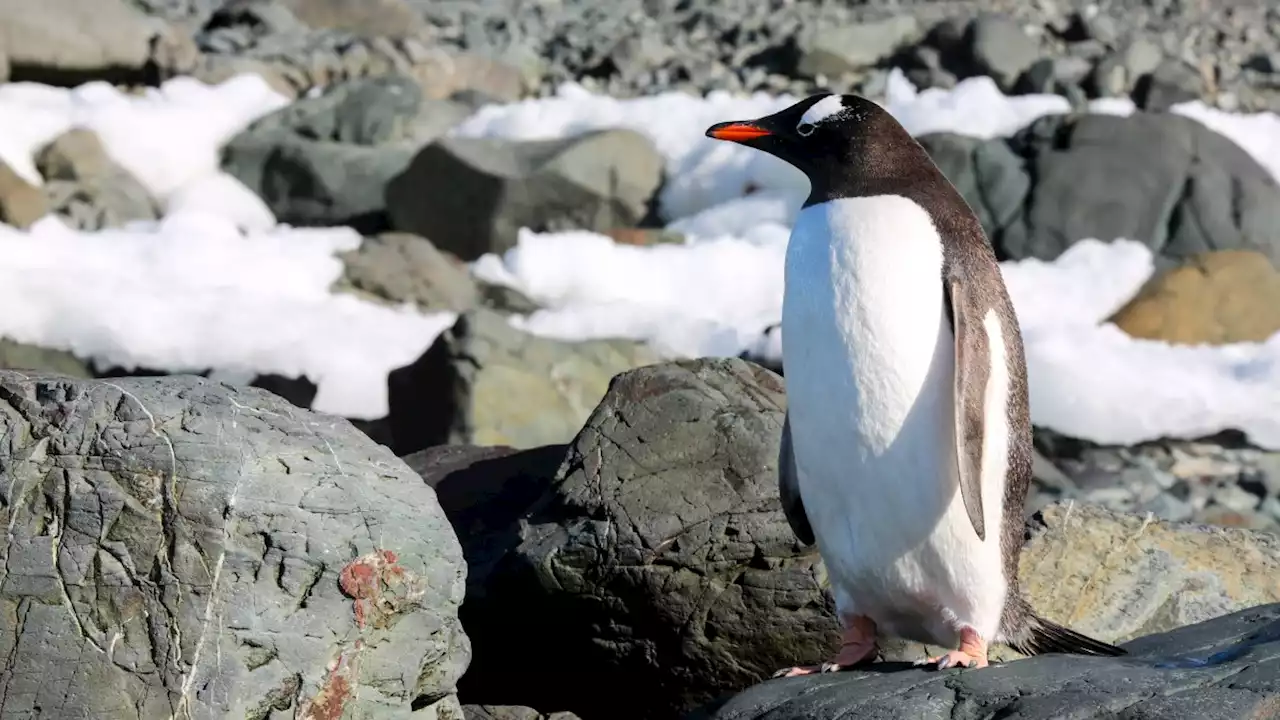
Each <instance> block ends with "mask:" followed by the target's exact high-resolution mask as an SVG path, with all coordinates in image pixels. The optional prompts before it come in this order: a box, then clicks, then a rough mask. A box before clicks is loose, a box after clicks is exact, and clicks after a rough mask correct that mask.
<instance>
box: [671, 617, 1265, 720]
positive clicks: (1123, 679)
mask: <svg viewBox="0 0 1280 720" xmlns="http://www.w3.org/2000/svg"><path fill="white" fill-rule="evenodd" d="M1125 648H1126V649H1127V650H1128V651H1129V656H1127V657H1121V658H1099V657H1091V658H1081V657H1070V656H1066V655H1041V656H1039V657H1035V658H1028V659H1024V660H1018V661H1017V662H1012V663H1008V664H1004V665H1000V666H992V667H990V668H986V669H983V670H976V671H970V670H944V671H936V670H928V669H918V668H907V667H905V666H904V664H903V663H886V664H883V665H880V666H873V668H872V669H869V670H855V671H849V672H843V673H832V674H827V675H810V676H807V677H798V678H786V679H779V680H770V681H768V682H765V683H762V684H760V685H757V686H756V687H754V688H751V689H750V690H748V691H746V692H744V693H742V694H741V695H738V696H737V697H735V698H733V699H731V700H729V701H728V702H726V703H723V704H722V706H721V707H719V708H718V709H711V708H708V709H707V711H705V712H699V713H693V714H691V715H689V716H688V720H695V719H697V720H763V719H764V718H769V720H800V719H801V718H803V719H804V720H836V718H854V717H856V718H859V719H860V720H890V719H892V720H897V719H898V718H919V720H935V719H939V720H950V719H952V718H965V719H966V720H968V719H973V720H977V719H978V718H1020V719H1021V720H1051V719H1052V720H1057V719H1058V718H1103V717H1106V718H1124V719H1126V720H1139V719H1142V720H1155V719H1157V718H1169V719H1170V720H1172V719H1173V718H1178V719H1179V720H1244V719H1245V718H1264V717H1266V718H1270V717H1276V716H1277V714H1278V713H1280V604H1275V605H1265V606H1261V607H1256V608H1252V609H1249V610H1242V611H1239V612H1236V613H1233V614H1231V615H1227V616H1224V617H1219V618H1216V619H1213V620H1207V621H1205V622H1202V623H1198V624H1196V625H1189V626H1186V627H1183V628H1179V629H1177V630H1173V631H1171V632H1166V633H1161V634H1158V635H1149V636H1147V637H1144V638H1141V639H1138V640H1134V641H1132V642H1129V643H1126V644H1125Z"/></svg>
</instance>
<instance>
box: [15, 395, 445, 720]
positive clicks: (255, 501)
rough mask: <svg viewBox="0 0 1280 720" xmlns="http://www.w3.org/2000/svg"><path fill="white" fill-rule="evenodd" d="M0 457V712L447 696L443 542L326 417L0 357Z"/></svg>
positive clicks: (395, 703)
mask: <svg viewBox="0 0 1280 720" xmlns="http://www.w3.org/2000/svg"><path fill="white" fill-rule="evenodd" d="M0 468H3V472H0V497H3V498H5V502H4V504H3V505H0V524H3V525H4V526H5V527H7V528H8V531H7V533H6V536H5V537H4V539H3V540H0V618H3V620H0V624H3V626H4V627H5V628H6V632H4V633H0V658H3V660H2V661H0V683H2V684H3V692H2V693H0V715H4V716H5V717H9V716H13V717H34V716H38V715H40V714H41V713H42V712H49V709H50V708H57V710H56V711H54V712H55V713H56V714H57V715H58V716H59V717H94V718H123V719H127V718H138V719H139V720H142V719H150V718H157V717H190V718H226V717H252V718H266V717H275V716H276V715H277V713H281V714H283V713H288V714H289V715H290V716H292V717H298V718H339V717H357V716H358V717H368V718H393V717H395V718H401V717H407V716H408V715H409V713H410V712H411V711H417V713H416V714H415V715H414V717H418V716H419V713H420V714H421V716H422V717H424V718H428V719H436V720H445V719H446V718H448V719H449V720H454V719H456V718H458V717H459V716H460V715H461V708H460V706H459V704H458V702H457V698H456V695H455V693H454V687H455V683H456V681H457V679H458V677H459V676H460V675H461V674H462V673H463V671H464V670H465V669H466V666H467V662H468V657H469V654H470V650H469V643H468V640H467V636H466V634H465V633H464V632H463V630H462V627H461V625H460V624H459V620H458V616H457V611H458V606H459V604H460V603H461V602H462V599H463V594H464V589H465V575H466V567H465V566H464V564H463V558H462V553H461V549H460V546H459V544H458V541H457V539H456V537H455V536H454V534H453V531H452V529H451V528H450V526H449V524H448V522H447V520H446V519H445V516H444V513H443V512H442V511H441V509H440V506H439V504H438V503H437V502H436V499H435V494H434V492H433V491H432V490H431V488H430V487H429V486H427V485H426V484H424V483H423V482H422V481H421V479H420V478H419V477H418V476H416V475H415V474H414V473H413V471H412V470H410V469H409V468H408V467H407V466H406V465H405V464H404V463H403V462H401V461H400V460H399V459H397V458H396V457H394V456H393V455H391V453H390V452H389V451H388V450H386V449H385V448H383V447H381V446H379V445H377V444H375V443H374V442H372V441H371V440H369V439H368V438H366V437H365V436H364V435H362V434H361V433H360V432H359V431H357V430H356V429H355V428H353V427H352V426H351V424H350V423H348V422H347V421H345V420H342V419H340V418H335V417H331V416H325V415H319V414H315V413H311V412H308V411H306V410H301V409H297V408H294V407H292V406H291V405H289V404H288V403H287V402H286V401H284V400H283V399H280V398H277V397H275V396H273V395H271V394H270V393H268V392H266V391H263V390H258V389H253V388H239V389H237V388H233V387H231V386H228V385H224V384H221V383H216V382H211V381H208V380H205V379H203V378H199V377H194V376H170V377H162V378H156V377H134V378H116V379H113V380H110V381H105V380H79V379H71V378H67V377H63V376H53V375H40V374H33V373H20V372H13V371H0Z"/></svg>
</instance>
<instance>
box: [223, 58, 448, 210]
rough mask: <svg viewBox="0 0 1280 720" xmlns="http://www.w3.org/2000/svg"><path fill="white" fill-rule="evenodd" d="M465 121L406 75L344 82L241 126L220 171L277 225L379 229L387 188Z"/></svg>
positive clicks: (445, 102) (225, 155)
mask: <svg viewBox="0 0 1280 720" xmlns="http://www.w3.org/2000/svg"><path fill="white" fill-rule="evenodd" d="M466 115H467V110H466V108H465V107H463V106H461V105H459V104H457V103H452V102H449V101H443V100H426V99H424V98H423V96H422V89H421V88H420V86H419V85H418V83H416V82H415V81H413V80H412V79H410V78H407V77H403V76H400V75H386V76H382V77H376V78H369V79H363V80H353V81H350V82H345V83H340V84H338V85H335V86H334V87H332V88H330V89H329V90H328V91H327V92H326V93H325V94H323V95H321V96H319V97H315V98H309V99H306V100H300V101H298V102H295V103H292V104H290V105H288V106H286V107H284V108H281V109H280V110H279V111H277V112H275V113H272V114H271V115H268V116H266V117H264V118H262V119H260V120H258V121H257V122H255V123H254V124H253V125H251V126H249V127H248V128H246V129H245V130H244V131H243V132H241V133H240V134H239V135H237V136H236V137H234V138H232V139H231V141H230V142H228V143H227V145H226V146H225V147H224V148H223V151H222V168H223V169H224V170H226V171H227V172H228V173H230V174H231V175H233V176H235V177H236V178H237V179H239V180H240V181H241V182H243V183H244V184H245V185H246V186H247V187H248V188H249V189H250V190H252V191H254V193H256V194H257V195H258V197H260V198H262V199H263V200H264V201H265V202H266V204H267V206H268V207H269V208H270V209H271V211H272V212H273V213H275V215H276V217H277V218H278V219H279V220H280V221H281V222H287V223H290V224H292V225H300V226H328V225H351V226H353V227H356V228H358V229H360V230H362V231H364V232H366V233H369V234H372V233H376V232H379V231H382V230H385V229H386V228H387V227H388V226H389V225H388V220H387V216H386V199H385V190H386V186H387V183H388V182H389V181H390V180H391V179H392V178H394V177H395V176H396V175H398V174H399V173H400V172H401V171H403V170H404V169H405V167H406V166H408V164H409V161H410V159H412V158H413V154H414V153H415V152H416V151H417V150H418V149H419V148H421V147H423V146H424V145H427V144H428V143H430V142H432V141H433V140H435V139H436V138H437V137H439V136H440V135H442V134H443V133H445V132H446V131H447V130H448V129H449V128H450V127H452V126H453V125H454V124H455V123H457V122H459V121H461V120H462V119H463V118H464V117H466Z"/></svg>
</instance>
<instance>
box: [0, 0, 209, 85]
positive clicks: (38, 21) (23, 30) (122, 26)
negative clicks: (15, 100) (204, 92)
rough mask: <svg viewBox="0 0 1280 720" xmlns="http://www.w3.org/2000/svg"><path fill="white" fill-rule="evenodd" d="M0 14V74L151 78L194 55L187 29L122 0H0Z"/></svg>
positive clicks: (186, 66) (62, 80)
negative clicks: (36, 0)
mask: <svg viewBox="0 0 1280 720" xmlns="http://www.w3.org/2000/svg"><path fill="white" fill-rule="evenodd" d="M0 18H4V22H2V23H0V80H8V79H11V78H12V79H14V80H25V81H31V82H44V83H49V84H55V85H78V84H80V83H83V82H88V81H90V80H110V81H118V82H138V81H140V80H148V79H149V80H153V81H154V80H157V79H160V78H164V77H168V76H171V75H176V74H183V73H185V72H187V71H189V70H190V69H191V68H193V67H194V66H195V64H196V62H197V59H198V58H199V52H198V51H197V49H196V46H195V43H194V42H192V40H191V37H190V36H189V35H187V34H186V33H185V32H183V31H182V30H181V29H179V28H176V27H173V26H171V25H169V24H168V23H166V22H164V21H162V20H159V19H157V18H152V17H148V16H146V15H144V14H143V13H141V12H139V11H138V10H137V9H136V8H135V7H134V6H133V5H132V4H131V3H129V2H126V1H125V0H93V2H83V1H82V0H41V1H40V2H32V1H31V0H0Z"/></svg>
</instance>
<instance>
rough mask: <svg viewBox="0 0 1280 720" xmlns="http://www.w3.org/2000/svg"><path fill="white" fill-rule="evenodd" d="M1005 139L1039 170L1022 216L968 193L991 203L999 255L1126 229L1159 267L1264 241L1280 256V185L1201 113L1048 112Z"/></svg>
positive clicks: (1025, 253)
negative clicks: (1199, 117) (1003, 217)
mask: <svg viewBox="0 0 1280 720" xmlns="http://www.w3.org/2000/svg"><path fill="white" fill-rule="evenodd" d="M990 142H991V143H998V144H1003V143H1005V142H1006V141H1003V140H993V141H990ZM1008 142H1009V143H1010V145H1011V147H1012V148H1013V149H1014V151H1015V153H1016V154H1017V155H1019V156H1020V157H1021V158H1022V159H1023V162H1024V163H1025V172H1026V173H1027V175H1028V176H1030V177H1032V178H1035V182H1034V184H1033V185H1032V187H1031V189H1030V192H1029V193H1028V194H1027V195H1026V198H1025V200H1023V201H1022V209H1021V213H1020V214H1019V216H1018V217H1016V218H1014V219H1013V220H1011V221H1007V222H1005V223H1003V224H1001V223H999V222H996V221H995V220H996V218H993V217H991V216H992V215H993V210H999V209H1002V208H1004V207H1006V206H1005V205H1001V207H1000V208H994V209H993V208H991V207H990V205H991V202H992V201H991V200H989V199H988V198H987V197H983V196H982V195H981V194H978V193H973V192H972V191H970V192H969V193H967V194H966V199H967V200H969V201H970V202H974V201H977V202H978V203H979V205H980V206H981V207H983V208H984V209H983V210H982V211H980V215H982V212H985V213H986V215H985V216H983V219H984V223H983V225H984V227H985V228H986V229H987V232H988V233H989V234H990V236H991V240H992V243H993V245H994V246H995V248H996V252H997V255H999V256H1000V257H1001V259H1022V258H1026V257H1036V258H1040V259H1044V260H1051V259H1053V258H1055V257H1057V256H1058V255H1059V254H1061V253H1062V251H1063V250H1065V249H1066V248H1067V247H1068V246H1070V245H1071V244H1073V243H1075V242H1076V241H1077V240H1080V239H1083V238H1098V239H1101V240H1103V241H1110V240H1112V239H1115V238H1127V239H1130V240H1136V241H1139V242H1142V243H1144V244H1146V245H1147V246H1148V247H1149V248H1151V250H1152V251H1153V252H1154V253H1155V255H1156V258H1157V266H1158V268H1159V269H1162V270H1163V269H1167V268H1169V267H1172V266H1173V265H1177V264H1181V263H1182V262H1183V261H1185V260H1187V259H1188V258H1191V257H1193V256H1195V255H1197V254H1199V253H1202V252H1205V251H1208V250H1257V251H1259V252H1261V253H1262V254H1264V255H1266V256H1267V257H1268V258H1269V259H1270V260H1271V262H1272V263H1274V264H1277V265H1280V187H1277V185H1276V181H1275V179H1274V178H1272V176H1271V175H1270V173H1268V172H1267V171H1266V170H1265V169H1263V168H1262V167H1261V166H1259V165H1258V163H1257V161H1255V160H1254V159H1253V158H1252V157H1250V156H1249V154H1248V153H1246V152H1245V151H1244V150H1242V149H1240V147H1239V146H1238V145H1236V144H1235V143H1233V142H1231V141H1230V140H1227V139H1226V138H1224V137H1222V136H1221V135H1218V134H1217V133H1215V132H1213V131H1211V130H1209V129H1207V128H1205V127H1204V126H1203V125H1201V124H1200V123H1197V122H1196V121H1194V120H1191V119H1188V118H1184V117H1181V116H1178V115H1172V114H1158V115H1157V114H1147V113H1138V114H1136V115H1133V116H1131V117H1118V116H1112V115H1084V116H1080V117H1072V118H1068V117H1065V116H1049V117H1045V118H1042V119H1041V120H1039V121H1037V122H1035V123H1033V124H1032V125H1031V126H1030V127H1029V128H1027V129H1026V130H1025V131H1023V132H1022V133H1021V134H1020V135H1019V136H1017V137H1015V138H1014V139H1013V140H1011V141H1008ZM1015 187H1016V186H1015ZM995 197H996V198H998V199H1000V200H1001V201H1002V202H1007V200H1005V198H1004V196H1001V195H997V196H995Z"/></svg>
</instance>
